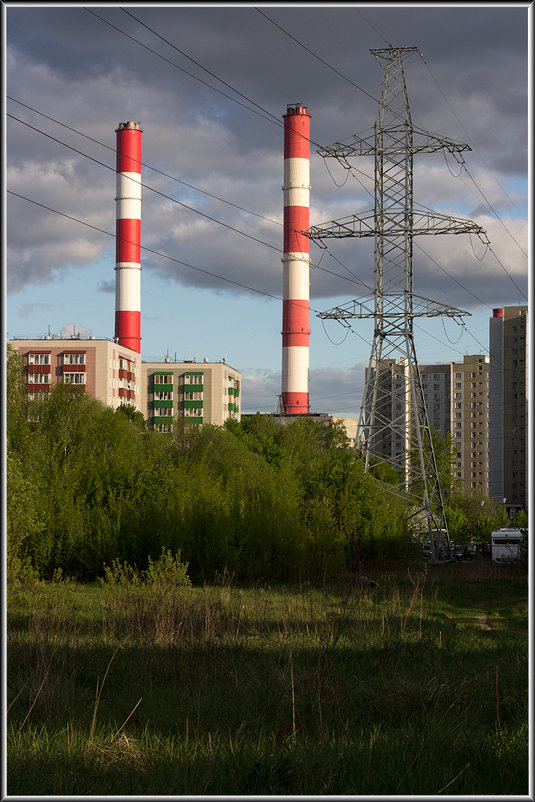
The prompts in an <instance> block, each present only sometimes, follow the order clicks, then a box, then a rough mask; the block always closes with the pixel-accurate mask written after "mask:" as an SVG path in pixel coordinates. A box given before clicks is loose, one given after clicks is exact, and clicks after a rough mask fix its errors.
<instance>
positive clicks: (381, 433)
mask: <svg viewBox="0 0 535 802" xmlns="http://www.w3.org/2000/svg"><path fill="white" fill-rule="evenodd" d="M375 369H376V368H375V367H373V368H372V370H375ZM420 376H421V380H422V388H423V393H424V398H425V404H426V408H427V416H428V421H429V424H430V425H431V426H432V427H433V428H434V429H436V430H437V431H438V433H439V434H440V435H441V437H444V436H445V435H446V434H448V433H451V436H452V440H453V443H454V445H455V460H454V474H455V475H456V478H457V479H458V480H460V481H461V482H462V485H463V488H464V490H465V491H467V492H469V491H472V490H476V489H477V490H480V491H481V492H482V493H483V494H487V493H488V486H489V470H488V448H489V358H488V357H486V356H482V355H480V354H475V355H470V356H465V357H464V359H463V362H450V363H447V364H431V365H420ZM408 380H409V376H408V367H407V360H406V359H402V360H399V361H394V360H383V363H382V364H381V365H380V368H379V377H378V379H377V381H376V382H375V384H376V392H377V399H376V413H377V414H376V430H375V432H374V435H373V437H372V438H371V444H372V448H373V454H374V455H375V456H377V457H379V458H381V459H386V460H387V461H389V462H391V463H393V464H394V465H399V466H400V467H401V466H402V465H405V464H406V460H405V456H406V453H407V449H408V448H410V436H411V428H412V420H411V419H410V416H409V409H408V403H407V398H408ZM368 386H373V382H370V383H368ZM367 404H368V405H369V404H371V398H369V399H368V400H367ZM392 422H394V423H395V426H392V425H391V424H392Z"/></svg>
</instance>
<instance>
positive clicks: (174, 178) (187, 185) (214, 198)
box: [6, 95, 282, 228]
mask: <svg viewBox="0 0 535 802" xmlns="http://www.w3.org/2000/svg"><path fill="white" fill-rule="evenodd" d="M6 98H7V100H12V101H13V102H14V103H18V104H19V106H24V108H26V109H29V110H30V111H33V112H34V113H35V114H39V115H40V116H41V117H44V118H45V119H47V120H50V121H51V122H53V123H55V124H56V125H61V126H62V127H63V128H66V129H67V130H68V131H72V132H73V133H74V134H78V136H82V137H84V138H85V139H88V140H89V141H90V142H94V143H95V144H97V145H100V146H101V147H103V148H106V149H107V150H111V151H112V152H113V153H115V148H113V147H112V146H111V145H106V144H105V143H104V142H100V140H98V139H95V138H94V137H92V136H89V135H88V134H84V133H83V132H82V131H78V130H77V129H76V128H73V127H72V126H70V125H66V123H62V122H60V121H59V120H56V119H54V117H50V116H49V115H48V114H44V113H43V112H42V111H39V110H38V109H34V108H33V107H32V106H28V104H27V103H22V101H20V100H17V99H16V98H14V97H11V96H10V95H6ZM21 122H22V121H21ZM24 125H27V123H24ZM37 130H38V129H37ZM42 133H44V132H42ZM58 141H59V140H58ZM62 144H65V143H62ZM66 147H67V145H66ZM139 164H140V166H141V167H146V168H148V169H149V170H152V171H153V172H155V173H158V175H162V176H164V177H165V178H169V179H170V180H171V181H176V182H177V183H179V184H183V185H184V186H185V187H188V189H193V190H195V192H199V193H201V194H202V195H206V196H207V197H208V198H212V199H213V200H217V201H219V202H220V203H225V204H227V205H228V206H232V207H233V208H234V209H238V211H240V212H246V214H250V215H253V216H254V217H259V218H260V219H261V220H266V222H268V223H273V224H274V225H277V226H280V227H281V228H282V223H280V222H279V221H278V220H272V219H271V218H270V217H266V216H265V215H263V214H259V213H258V212H253V211H251V209H246V208H245V207H243V206H239V205H238V204H237V203H233V201H229V200H225V198H220V197H219V196H218V195H213V194H212V193H211V192H207V191H206V190H205V189H201V188H200V187H196V186H194V185H193V184H189V183H188V182H187V181H183V180H182V179H181V178H177V177H176V176H174V175H170V174H169V173H166V172H165V171H164V170H159V169H158V168H157V167H153V166H152V165H150V164H147V163H146V162H144V161H140V162H139Z"/></svg>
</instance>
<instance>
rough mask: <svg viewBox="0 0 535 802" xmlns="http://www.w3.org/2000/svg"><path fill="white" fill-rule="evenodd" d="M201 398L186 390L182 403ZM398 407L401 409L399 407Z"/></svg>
mask: <svg viewBox="0 0 535 802" xmlns="http://www.w3.org/2000/svg"><path fill="white" fill-rule="evenodd" d="M202 398H203V394H202V392H199V391H196V392H194V391H193V390H186V392H185V393H184V401H202ZM398 406H399V407H400V409H401V405H398Z"/></svg>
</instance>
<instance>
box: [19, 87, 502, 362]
mask: <svg viewBox="0 0 535 802" xmlns="http://www.w3.org/2000/svg"><path fill="white" fill-rule="evenodd" d="M15 102H19V101H15ZM21 105H26V104H21ZM28 108H31V107H28ZM32 110H33V109H32ZM34 111H35V110H34ZM37 113H38V114H41V112H37ZM7 116H8V117H10V118H12V119H14V120H15V121H17V122H19V123H21V124H23V125H25V126H27V127H28V128H30V129H32V130H34V131H36V132H37V133H40V134H41V135H43V136H45V137H47V138H49V139H51V140H53V141H55V142H57V143H58V144H61V145H63V146H65V147H67V148H69V149H71V150H73V151H75V152H76V153H78V154H79V155H81V156H85V157H86V158H88V159H90V160H91V161H94V162H95V163H97V164H99V165H100V166H102V167H106V168H107V169H109V170H112V171H114V168H113V167H110V166H109V165H106V164H105V163H104V162H101V161H100V160H98V159H96V158H95V157H92V156H90V155H89V154H87V153H84V152H83V151H81V150H78V149H77V148H74V147H73V146H72V145H68V144H67V143H65V142H63V141H62V140H59V139H57V138H56V137H53V136H51V135H50V134H47V133H46V132H44V131H42V130H40V129H38V128H35V127H34V126H32V125H30V124H29V123H26V122H25V121H24V120H20V119H19V118H17V117H15V116H14V115H12V114H9V113H8V114H7ZM43 116H45V117H48V116H47V115H43ZM48 119H50V120H52V121H53V122H57V123H58V124H59V125H64V124H63V123H60V122H59V121H57V120H54V119H53V118H50V117H48ZM64 127H66V128H69V130H71V131H73V132H74V133H79V134H80V135H81V136H84V137H87V135H85V134H82V133H81V132H78V131H76V129H73V128H71V127H70V126H66V125H65V126H64ZM87 138H88V139H91V140H92V141H93V142H95V143H97V144H100V145H102V146H103V147H106V148H109V149H110V150H113V148H111V147H109V146H107V145H104V144H103V143H101V142H99V141H98V140H96V139H93V138H92V137H87ZM148 166H149V167H150V165H148ZM151 169H155V168H151ZM156 172H161V171H158V170H157V171H156ZM164 175H167V174H164ZM170 177H171V178H173V177H172V176H170ZM176 180H179V179H176ZM141 185H142V186H143V187H144V188H145V189H149V190H151V191H153V192H155V193H156V194H158V195H160V196H162V197H163V198H165V199H166V200H169V201H171V202H173V203H177V204H178V205H180V206H182V207H184V208H186V209H187V210H189V211H193V212H196V213H198V214H200V215H201V216H203V217H207V218H208V219H209V220H211V221H213V222H216V223H219V224H220V225H223V226H225V227H227V228H230V229H231V230H232V231H234V232H235V233H238V234H242V235H243V236H246V237H249V238H252V239H254V240H255V241H257V242H259V243H260V244H263V245H265V246H266V247H269V248H272V249H274V250H277V251H278V252H279V253H282V251H281V250H280V249H279V248H277V247H276V246H274V245H270V244H269V243H266V242H263V241H262V240H259V239H258V238H256V237H252V235H249V234H247V233H245V232H242V231H240V230H239V229H236V228H234V227H232V226H228V225H227V224H226V223H222V222H221V221H219V220H217V219H216V218H213V217H211V216H209V215H206V214H205V213H203V212H200V211H198V210H196V209H195V208H194V207H191V206H188V205H186V204H183V203H182V202H180V201H178V200H176V199H175V198H172V197H170V196H168V195H166V194H164V193H162V192H160V191H159V190H156V189H155V188H153V187H151V186H149V185H147V184H144V183H142V184H141ZM11 194H15V195H16V194H17V193H13V192H12V193H11ZM19 197H22V198H24V196H19ZM24 199H25V200H28V202H30V203H34V204H36V205H38V206H42V207H43V208H45V209H48V210H49V211H56V210H54V209H50V208H49V207H47V206H46V205H44V204H40V203H38V202H37V201H32V200H31V199H29V198H24ZM245 211H247V210H245ZM56 213H57V214H60V215H62V216H64V217H69V215H66V214H64V213H62V212H56ZM70 219H72V220H75V221H77V222H80V223H82V224H83V225H87V226H89V224H88V223H84V222H83V221H79V220H78V219H77V218H74V217H71V218H70ZM90 227H91V226H90ZM95 228H96V230H98V231H103V230H102V229H98V228H97V227H95ZM104 233H109V232H104ZM145 250H146V251H147V252H152V251H151V250H150V249H148V248H145ZM325 250H326V251H327V252H328V253H329V255H330V256H331V258H333V259H334V260H335V261H336V262H338V264H339V265H340V266H341V267H343V268H344V270H346V271H347V272H348V273H349V274H350V275H351V276H352V279H353V280H354V281H355V282H357V283H358V284H360V285H361V286H362V287H364V288H365V289H367V290H368V291H370V292H372V291H373V288H372V287H370V285H368V284H366V282H364V281H362V280H361V279H359V278H358V277H357V276H356V275H355V274H354V273H353V272H352V271H351V270H350V269H349V268H348V267H347V266H346V265H344V264H343V262H342V261H341V260H340V259H338V258H337V257H336V256H335V255H334V254H333V253H331V251H329V250H328V249H325ZM153 253H154V254H156V255H162V254H160V253H159V252H158V251H154V252H153ZM426 255H428V254H426ZM428 256H429V255H428ZM168 258H171V257H168ZM429 258H431V259H432V257H429ZM176 261H177V262H178V263H180V264H184V265H186V266H190V265H188V263H185V262H181V261H180V260H176ZM432 261H435V260H432ZM435 263H436V264H437V266H438V267H439V268H440V269H441V270H443V272H444V273H446V275H448V276H450V274H449V273H448V272H447V271H446V270H445V269H444V268H442V267H441V266H440V265H439V264H438V262H435ZM191 267H193V266H191ZM311 267H313V268H316V269H318V270H322V271H324V272H326V273H328V274H330V275H332V276H334V277H336V278H340V279H343V280H346V281H347V280H349V281H351V279H348V278H347V277H345V276H342V275H340V274H338V273H335V272H334V271H331V270H329V269H328V268H325V267H321V266H320V265H315V264H313V263H312V264H311ZM193 269H195V268H194V267H193ZM204 272H207V273H208V274H209V275H214V276H217V274H211V273H210V272H209V271H204ZM450 278H453V276H450ZM222 280H225V279H222ZM453 280H455V281H456V279H453ZM234 283H235V284H236V285H237V286H241V287H243V288H245V289H251V291H253V292H254V289H253V288H250V287H248V285H244V284H240V283H239V282H234ZM457 283H459V284H460V282H457ZM461 286H463V285H461ZM463 289H465V290H466V288H465V287H463ZM466 291H467V292H470V291H469V290H466ZM471 294H473V293H471ZM267 295H269V293H268V294H267ZM269 297H273V298H278V296H272V295H269ZM474 297H476V299H477V296H474ZM477 300H480V299H477ZM489 308H490V307H489ZM311 311H313V312H318V311H319V310H315V309H311ZM352 333H353V334H354V335H355V336H357V337H359V338H360V339H361V340H363V342H364V343H366V344H367V345H370V343H369V341H368V340H366V339H365V338H364V337H362V335H361V334H359V333H358V332H356V331H354V330H353V331H352ZM430 336H432V337H433V338H434V339H436V340H437V342H439V343H441V344H442V345H446V343H444V342H443V341H441V340H439V339H438V338H437V337H434V335H430ZM459 353H460V352H459Z"/></svg>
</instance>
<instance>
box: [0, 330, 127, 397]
mask: <svg viewBox="0 0 535 802" xmlns="http://www.w3.org/2000/svg"><path fill="white" fill-rule="evenodd" d="M9 344H10V345H11V346H12V348H14V349H15V351H18V353H19V354H20V356H21V358H22V369H23V374H24V380H25V383H26V386H27V389H28V396H29V398H35V397H37V396H39V394H42V393H48V392H49V391H50V389H51V388H52V387H54V386H55V385H56V384H74V385H76V386H77V387H81V388H83V389H84V391H85V392H86V393H89V394H90V395H91V396H93V397H94V398H96V399H97V400H98V401H101V402H102V403H103V404H106V405H107V406H109V407H112V408H113V409H117V407H119V406H120V405H121V404H132V405H133V406H135V407H136V408H137V409H141V407H140V379H141V356H140V355H139V354H138V353H137V352H136V351H133V350H131V349H130V348H126V347H125V346H122V345H119V344H118V343H116V342H114V341H113V340H97V339H95V338H94V337H90V338H89V339H81V338H80V337H79V336H77V335H75V336H72V337H69V338H58V337H52V336H49V337H44V338H43V339H35V340H16V339H14V340H10V343H9Z"/></svg>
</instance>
